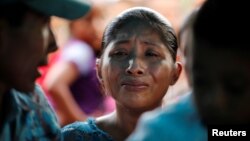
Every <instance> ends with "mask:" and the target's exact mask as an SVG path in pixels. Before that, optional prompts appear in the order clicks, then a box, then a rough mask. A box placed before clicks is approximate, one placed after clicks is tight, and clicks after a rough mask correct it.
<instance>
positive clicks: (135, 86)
mask: <svg viewBox="0 0 250 141" xmlns="http://www.w3.org/2000/svg"><path fill="white" fill-rule="evenodd" d="M121 86H122V87H124V88H125V89H126V90H128V91H141V90H145V89H146V88H148V86H149V85H148V84H147V83H145V82H143V81H136V80H133V81H123V82H122V83H121Z"/></svg>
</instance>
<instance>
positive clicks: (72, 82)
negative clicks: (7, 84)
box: [42, 3, 112, 126]
mask: <svg viewBox="0 0 250 141" xmlns="http://www.w3.org/2000/svg"><path fill="white" fill-rule="evenodd" d="M100 14H101V13H100V9H99V7H97V6H95V5H94V4H93V3H92V7H91V10H90V12H89V13H88V14H87V15H86V16H84V17H82V18H80V19H77V20H74V21H71V22H69V32H70V33H69V34H70V38H69V40H68V41H67V42H66V44H65V45H64V46H63V47H62V48H60V50H59V51H58V52H57V54H56V56H54V58H53V59H54V60H53V62H51V63H52V64H50V68H49V69H48V72H47V73H46V76H45V78H44V81H43V82H42V83H43V86H44V88H45V89H46V91H47V96H48V97H49V98H50V100H51V102H52V105H53V106H54V108H55V111H56V113H57V115H58V118H59V121H60V125H61V126H64V125H66V124H69V123H72V122H75V121H84V120H85V119H86V118H87V117H89V116H94V117H97V116H100V115H103V114H105V113H106V112H110V111H106V110H107V108H110V107H107V106H112V104H111V105H105V104H106V103H105V102H106V101H105V100H106V99H107V98H108V97H107V96H105V95H104V94H102V93H101V89H100V86H99V81H98V79H97V77H96V69H95V62H96V56H97V55H98V54H99V51H100V43H101V41H100V38H99V37H98V35H97V31H96V27H94V25H93V22H94V20H96V18H99V16H100ZM110 102H112V101H110ZM111 108H112V107H111Z"/></svg>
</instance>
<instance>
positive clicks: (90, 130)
mask: <svg viewBox="0 0 250 141" xmlns="http://www.w3.org/2000/svg"><path fill="white" fill-rule="evenodd" d="M62 140H63V141H113V139H112V137H111V136H110V135H109V134H107V133H106V132H104V131H103V130H101V129H100V128H98V127H97V125H96V123H95V120H94V119H93V118H89V119H87V121H86V122H74V123H72V124H69V125H67V126H65V127H63V129H62Z"/></svg>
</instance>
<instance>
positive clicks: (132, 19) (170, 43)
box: [102, 7, 178, 61]
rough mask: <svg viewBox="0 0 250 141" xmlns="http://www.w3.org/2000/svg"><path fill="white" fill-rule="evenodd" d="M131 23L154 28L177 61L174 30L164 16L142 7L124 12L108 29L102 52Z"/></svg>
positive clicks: (105, 32)
mask: <svg viewBox="0 0 250 141" xmlns="http://www.w3.org/2000/svg"><path fill="white" fill-rule="evenodd" d="M131 23H135V24H137V26H138V24H140V25H149V26H150V27H152V28H153V29H154V30H155V31H156V32H157V33H158V34H159V35H160V37H161V40H162V41H163V43H164V44H165V46H166V47H167V48H168V49H169V51H170V53H171V56H172V58H173V60H174V61H175V60H176V52H177V48H178V44H177V38H176V35H175V32H174V29H173V28H172V27H171V25H170V23H169V22H168V21H167V19H166V18H164V17H163V16H162V15H160V14H159V13H157V12H155V11H153V10H152V9H149V8H142V7H135V8H130V9H128V10H126V11H124V12H122V13H121V14H120V15H119V16H117V17H116V18H115V19H114V20H113V21H112V22H111V23H110V24H109V25H108V26H107V27H106V29H105V31H104V34H103V38H102V51H104V50H105V48H106V47H107V45H108V44H109V43H110V42H111V41H112V39H115V38H116V34H117V33H118V32H119V31H120V29H121V28H122V27H124V26H125V25H127V24H131ZM135 24H134V25H135ZM135 26H136V25H135Z"/></svg>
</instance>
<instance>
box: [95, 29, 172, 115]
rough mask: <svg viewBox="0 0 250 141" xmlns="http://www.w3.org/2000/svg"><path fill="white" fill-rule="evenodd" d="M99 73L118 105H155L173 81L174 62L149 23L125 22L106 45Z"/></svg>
mask: <svg viewBox="0 0 250 141" xmlns="http://www.w3.org/2000/svg"><path fill="white" fill-rule="evenodd" d="M98 68H99V72H100V73H99V76H100V78H101V83H102V84H103V85H104V87H105V91H106V92H107V93H108V94H110V95H111V96H112V97H113V98H114V99H115V100H116V103H117V106H118V107H119V106H122V107H124V106H125V107H127V108H137V109H141V110H149V109H153V108H155V107H157V106H159V105H160V104H161V101H162V98H163V96H164V95H165V94H166V92H167V90H168V87H169V85H171V84H173V78H172V77H173V71H174V70H175V69H174V68H175V67H174V62H173V59H172V57H171V54H170V52H169V50H168V49H167V47H166V46H165V45H164V44H163V42H162V41H161V40H160V36H159V35H158V34H157V32H155V31H154V30H152V29H151V28H150V27H148V26H143V25H140V26H136V27H133V28H131V27H130V26H125V27H123V28H121V29H120V31H119V32H118V33H117V34H116V38H115V39H113V40H112V41H111V42H110V43H109V44H108V46H107V47H106V49H105V51H104V53H103V56H102V58H101V65H100V66H99V67H98Z"/></svg>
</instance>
